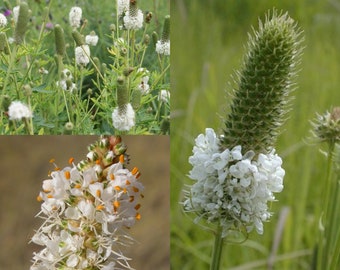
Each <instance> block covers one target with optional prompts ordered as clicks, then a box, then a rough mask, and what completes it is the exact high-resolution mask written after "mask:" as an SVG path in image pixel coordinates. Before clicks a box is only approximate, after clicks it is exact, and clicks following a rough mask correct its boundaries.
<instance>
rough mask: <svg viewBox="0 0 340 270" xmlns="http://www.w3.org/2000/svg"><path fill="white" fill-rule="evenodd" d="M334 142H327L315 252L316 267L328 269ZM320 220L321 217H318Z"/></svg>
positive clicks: (320, 269)
mask: <svg viewBox="0 0 340 270" xmlns="http://www.w3.org/2000/svg"><path fill="white" fill-rule="evenodd" d="M334 146H335V144H334V143H333V142H330V143H329V148H328V154H327V171H326V186H325V187H326V190H325V191H326V193H325V197H324V198H325V206H324V214H323V215H322V216H323V217H324V222H323V228H321V229H320V233H319V244H318V254H317V269H319V270H322V269H328V268H327V265H328V262H329V249H330V246H331V244H330V242H331V235H330V230H331V227H330V225H331V223H332V222H331V220H332V216H331V215H330V213H332V208H333V207H332V204H333V203H335V202H333V196H332V194H334V193H333V189H334V186H333V181H332V165H333V152H334ZM320 220H321V222H322V217H320Z"/></svg>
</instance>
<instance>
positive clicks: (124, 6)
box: [117, 0, 130, 16]
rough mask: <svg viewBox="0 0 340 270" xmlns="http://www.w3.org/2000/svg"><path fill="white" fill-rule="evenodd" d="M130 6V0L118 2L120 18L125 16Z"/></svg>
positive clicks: (119, 0)
mask: <svg viewBox="0 0 340 270" xmlns="http://www.w3.org/2000/svg"><path fill="white" fill-rule="evenodd" d="M129 5H130V0H118V1H117V6H118V7H117V10H118V16H121V15H123V13H125V12H126V11H127V10H128V9H129Z"/></svg>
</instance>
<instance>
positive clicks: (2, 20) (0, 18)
mask: <svg viewBox="0 0 340 270" xmlns="http://www.w3.org/2000/svg"><path fill="white" fill-rule="evenodd" d="M6 25H7V18H6V16H5V15H4V14H2V13H0V27H5V26H6Z"/></svg>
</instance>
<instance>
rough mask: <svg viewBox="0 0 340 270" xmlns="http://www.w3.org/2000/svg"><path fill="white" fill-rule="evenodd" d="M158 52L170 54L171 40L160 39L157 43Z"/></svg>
mask: <svg viewBox="0 0 340 270" xmlns="http://www.w3.org/2000/svg"><path fill="white" fill-rule="evenodd" d="M156 52H157V53H158V54H164V55H170V40H168V41H165V42H164V41H162V40H158V41H157V43H156Z"/></svg>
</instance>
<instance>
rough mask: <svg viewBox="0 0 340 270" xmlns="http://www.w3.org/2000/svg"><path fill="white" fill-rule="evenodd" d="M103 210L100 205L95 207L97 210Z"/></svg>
mask: <svg viewBox="0 0 340 270" xmlns="http://www.w3.org/2000/svg"><path fill="white" fill-rule="evenodd" d="M104 208H105V206H104V205H102V204H100V205H98V206H97V207H96V209H97V210H103V209H104Z"/></svg>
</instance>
